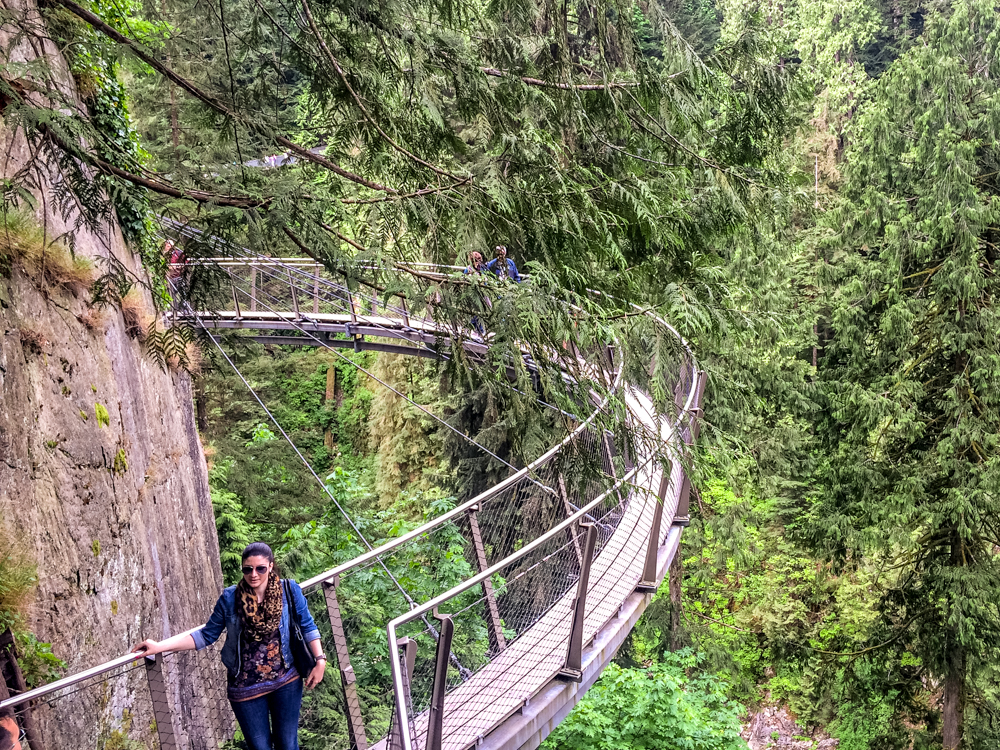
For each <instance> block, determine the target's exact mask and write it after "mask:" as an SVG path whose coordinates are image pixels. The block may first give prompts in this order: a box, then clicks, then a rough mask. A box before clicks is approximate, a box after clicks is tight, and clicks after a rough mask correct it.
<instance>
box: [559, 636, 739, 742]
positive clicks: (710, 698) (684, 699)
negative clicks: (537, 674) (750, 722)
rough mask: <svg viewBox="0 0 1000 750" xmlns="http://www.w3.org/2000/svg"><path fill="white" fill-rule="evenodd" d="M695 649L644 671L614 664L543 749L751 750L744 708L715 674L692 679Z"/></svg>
mask: <svg viewBox="0 0 1000 750" xmlns="http://www.w3.org/2000/svg"><path fill="white" fill-rule="evenodd" d="M697 662H698V659H697V657H695V656H694V655H693V654H692V653H691V652H690V651H687V650H684V651H679V652H677V653H675V654H666V655H664V661H663V662H661V663H658V664H653V665H651V666H649V667H647V668H644V669H623V668H622V667H619V666H617V665H616V664H611V665H609V666H608V668H607V669H606V670H605V671H604V674H603V675H602V676H601V679H600V680H598V682H597V683H596V684H595V685H594V686H593V687H592V688H591V689H590V690H589V691H588V693H587V695H586V696H584V698H583V700H582V701H580V703H579V705H577V707H576V708H575V709H573V711H572V713H570V715H569V716H568V717H566V720H565V721H563V723H562V724H560V725H559V726H558V727H556V729H555V731H554V732H553V733H552V734H551V735H550V736H549V738H548V739H547V740H546V741H545V743H544V744H543V745H542V747H543V748H544V750H623V749H624V748H650V750H653V749H654V748H655V750H745V749H746V742H745V741H744V740H743V739H742V738H741V737H740V716H741V715H742V714H743V712H744V709H743V707H742V706H741V705H739V704H738V703H735V702H733V701H730V700H729V699H728V698H726V695H725V690H726V687H727V686H726V683H725V682H724V681H722V680H720V679H719V678H718V677H717V676H715V675H709V674H702V675H700V676H698V677H694V678H689V677H687V676H686V674H685V670H686V669H691V668H693V667H695V666H696V665H697Z"/></svg>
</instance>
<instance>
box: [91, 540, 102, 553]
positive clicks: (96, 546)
mask: <svg viewBox="0 0 1000 750" xmlns="http://www.w3.org/2000/svg"><path fill="white" fill-rule="evenodd" d="M90 551H91V552H93V553H94V557H97V556H98V555H100V554H101V540H100V539H95V540H94V541H92V542H91V543H90Z"/></svg>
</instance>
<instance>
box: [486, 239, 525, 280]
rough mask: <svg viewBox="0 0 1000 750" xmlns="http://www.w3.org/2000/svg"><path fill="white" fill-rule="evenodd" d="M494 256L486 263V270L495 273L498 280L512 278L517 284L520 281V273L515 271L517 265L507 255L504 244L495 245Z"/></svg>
mask: <svg viewBox="0 0 1000 750" xmlns="http://www.w3.org/2000/svg"><path fill="white" fill-rule="evenodd" d="M494 252H495V253H496V257H495V258H494V259H493V260H491V261H490V262H489V263H487V264H486V270H488V271H491V272H493V273H494V274H496V277H497V278H498V279H500V281H506V280H507V279H513V280H514V281H516V282H517V283H518V284H520V283H521V274H519V273H518V272H517V266H516V265H515V264H514V261H512V260H511V259H510V258H508V257H507V248H506V246H504V245H497V246H496V249H495V250H494Z"/></svg>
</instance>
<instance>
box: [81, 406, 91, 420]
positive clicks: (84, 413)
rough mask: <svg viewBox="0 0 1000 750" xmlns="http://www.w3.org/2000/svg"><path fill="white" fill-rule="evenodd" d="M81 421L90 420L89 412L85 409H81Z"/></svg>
mask: <svg viewBox="0 0 1000 750" xmlns="http://www.w3.org/2000/svg"><path fill="white" fill-rule="evenodd" d="M80 419H82V420H83V421H84V422H86V421H87V420H88V419H90V415H89V414H87V412H85V411H84V410H83V409H80Z"/></svg>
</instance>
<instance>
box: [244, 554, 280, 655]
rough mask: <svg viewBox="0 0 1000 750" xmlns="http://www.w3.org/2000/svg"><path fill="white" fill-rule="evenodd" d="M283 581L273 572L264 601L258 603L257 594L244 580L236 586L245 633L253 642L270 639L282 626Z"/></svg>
mask: <svg viewBox="0 0 1000 750" xmlns="http://www.w3.org/2000/svg"><path fill="white" fill-rule="evenodd" d="M282 599H283V597H282V595H281V579H280V578H279V577H278V574H277V573H275V572H274V571H273V570H272V571H271V574H270V575H269V576H268V578H267V588H266V589H264V601H263V602H260V603H258V602H257V593H256V592H255V591H254V590H253V589H252V588H250V584H249V583H247V579H246V578H243V579H241V580H240V582H239V584H237V586H236V601H237V605H236V606H237V609H238V611H239V613H240V620H242V621H243V632H244V633H246V635H247V638H248V639H249V640H250V641H251V642H255V641H262V640H264V639H265V638H270V637H271V634H272V633H273V632H274V631H275V630H277V629H278V627H279V626H280V625H281V608H282V606H283V602H282Z"/></svg>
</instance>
